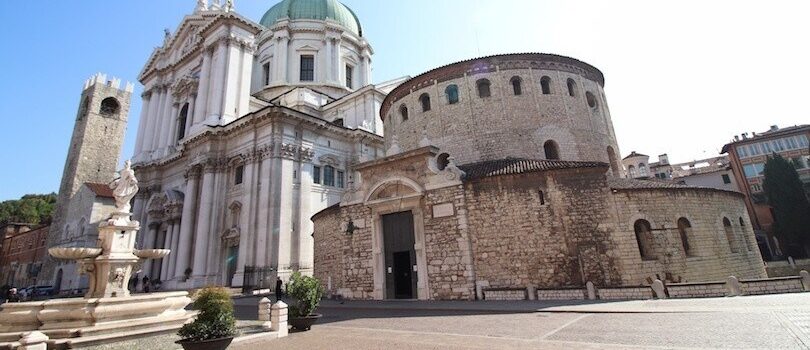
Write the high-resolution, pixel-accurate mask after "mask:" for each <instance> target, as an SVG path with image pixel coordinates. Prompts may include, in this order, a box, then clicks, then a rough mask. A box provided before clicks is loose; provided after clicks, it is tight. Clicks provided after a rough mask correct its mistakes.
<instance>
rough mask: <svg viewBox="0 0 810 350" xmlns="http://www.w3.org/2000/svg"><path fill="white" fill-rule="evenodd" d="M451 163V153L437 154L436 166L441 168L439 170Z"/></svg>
mask: <svg viewBox="0 0 810 350" xmlns="http://www.w3.org/2000/svg"><path fill="white" fill-rule="evenodd" d="M449 164H450V155H449V154H447V153H442V154H440V155H438V156H436V167H437V168H439V170H444V169H445V168H447V165H449Z"/></svg>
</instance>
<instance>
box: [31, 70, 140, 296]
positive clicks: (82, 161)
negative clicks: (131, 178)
mask: <svg viewBox="0 0 810 350" xmlns="http://www.w3.org/2000/svg"><path fill="white" fill-rule="evenodd" d="M132 90H133V84H132V83H126V84H125V85H124V86H122V85H121V80H120V79H117V78H110V79H107V75H106V74H101V73H98V74H95V75H93V76H92V77H91V78H90V79H88V80H87V81H85V83H84V87H83V90H82V94H81V98H80V99H79V110H78V112H77V113H76V119H75V120H76V121H75V124H74V126H73V135H72V136H71V138H70V145H69V148H68V154H67V159H66V160H65V168H64V171H63V172H62V182H61V185H60V187H59V195H58V197H57V202H56V208H55V210H54V214H53V222H52V224H51V230H50V233H49V236H48V247H55V246H94V244H95V238H94V237H93V235H92V233H93V232H96V231H95V227H96V226H97V225H95V224H96V223H97V222H96V221H98V220H100V219H99V217H100V216H101V214H100V213H99V211H100V210H101V207H104V205H98V204H100V203H95V202H97V201H98V200H100V199H97V198H96V197H98V198H104V195H105V194H104V193H103V191H104V186H100V185H103V184H107V183H109V182H110V181H111V180H112V179H113V176H114V175H115V171H116V168H117V167H118V162H119V155H120V154H121V147H122V145H123V143H124V134H125V132H126V127H127V116H128V114H129V107H130V99H131V97H132ZM84 185H88V186H86V188H85V187H83V186H84ZM83 189H84V190H85V191H86V192H87V193H89V195H88V194H85V193H83V191H82V190H83ZM97 192H100V193H97ZM102 219H103V218H102ZM61 263H63V262H59V261H55V260H53V259H48V261H46V263H45V267H44V269H43V274H42V276H41V277H40V278H39V279H40V281H42V282H45V281H47V280H48V279H52V278H57V277H59V278H58V279H59V280H63V279H65V277H63V276H62V273H59V276H54V272H55V271H56V270H57V268H58V267H59V264H61ZM50 276H53V277H50ZM54 287H56V288H59V286H56V285H54Z"/></svg>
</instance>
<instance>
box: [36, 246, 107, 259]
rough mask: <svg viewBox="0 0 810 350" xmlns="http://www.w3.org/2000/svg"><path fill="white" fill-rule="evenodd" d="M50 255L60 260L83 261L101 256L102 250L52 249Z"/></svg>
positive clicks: (49, 250)
mask: <svg viewBox="0 0 810 350" xmlns="http://www.w3.org/2000/svg"><path fill="white" fill-rule="evenodd" d="M48 254H50V255H51V256H52V257H54V258H58V259H67V260H81V259H88V258H95V257H97V256H99V255H101V248H50V249H48Z"/></svg>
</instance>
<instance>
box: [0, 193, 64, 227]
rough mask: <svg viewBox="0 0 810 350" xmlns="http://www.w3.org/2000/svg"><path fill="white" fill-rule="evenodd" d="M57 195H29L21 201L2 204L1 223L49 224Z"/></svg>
mask: <svg viewBox="0 0 810 350" xmlns="http://www.w3.org/2000/svg"><path fill="white" fill-rule="evenodd" d="M55 205H56V193H51V194H27V195H24V196H22V198H20V199H13V200H7V201H3V202H0V223H9V222H24V223H29V224H47V223H50V222H51V215H52V214H53V209H54V206H55Z"/></svg>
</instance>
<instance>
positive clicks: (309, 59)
mask: <svg viewBox="0 0 810 350" xmlns="http://www.w3.org/2000/svg"><path fill="white" fill-rule="evenodd" d="M299 80H300V81H315V56H312V55H302V56H301V76H300V79H299Z"/></svg>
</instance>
